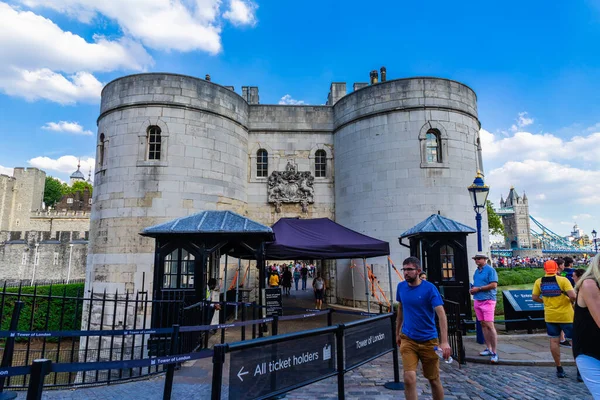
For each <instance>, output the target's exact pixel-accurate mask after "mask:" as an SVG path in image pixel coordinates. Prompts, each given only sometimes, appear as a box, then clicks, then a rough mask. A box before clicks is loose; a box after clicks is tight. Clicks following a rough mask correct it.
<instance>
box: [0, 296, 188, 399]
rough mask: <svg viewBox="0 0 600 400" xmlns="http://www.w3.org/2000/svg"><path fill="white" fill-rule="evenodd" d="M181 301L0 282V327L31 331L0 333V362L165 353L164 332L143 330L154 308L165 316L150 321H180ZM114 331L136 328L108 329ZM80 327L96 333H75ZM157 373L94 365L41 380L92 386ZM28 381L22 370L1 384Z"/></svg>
mask: <svg viewBox="0 0 600 400" xmlns="http://www.w3.org/2000/svg"><path fill="white" fill-rule="evenodd" d="M19 305H20V306H19ZM183 306H184V304H183V301H181V300H180V299H177V298H173V299H169V300H159V301H157V300H151V299H149V296H148V293H146V292H137V293H132V292H125V293H124V294H121V293H118V292H114V293H111V294H109V293H107V292H102V293H95V292H93V291H91V292H90V293H89V295H88V296H84V295H83V285H50V286H37V285H35V286H33V287H26V286H23V285H21V286H18V287H16V288H11V287H9V286H8V285H5V286H3V288H2V289H1V291H0V327H1V330H3V331H9V330H11V331H20V332H32V333H31V334H27V335H19V334H16V335H15V336H14V337H3V338H0V357H2V366H3V367H21V366H29V365H30V364H31V362H32V361H33V360H34V359H49V360H51V362H53V363H57V364H60V363H76V362H88V363H90V362H105V361H123V360H136V359H142V358H144V357H145V356H146V355H147V354H148V353H149V352H150V349H149V348H148V346H149V345H155V346H156V347H157V348H158V349H159V350H158V351H157V355H164V354H166V352H167V350H166V349H167V348H168V347H169V346H170V343H171V340H170V337H169V336H168V335H162V334H156V335H155V334H152V333H147V332H146V331H145V330H147V329H148V328H149V327H150V322H151V313H152V311H153V310H154V311H156V312H158V314H159V315H162V316H164V320H160V319H158V320H157V321H155V322H156V323H157V324H161V325H162V326H170V327H171V326H173V325H174V324H177V323H180V322H181V318H182V315H183ZM196 324H198V322H196ZM11 328H12V329H11ZM118 330H125V331H126V330H130V331H134V332H135V331H140V332H139V333H137V334H131V333H130V332H127V334H126V333H125V332H123V334H121V335H114V334H110V332H112V331H118ZM82 331H94V333H95V332H96V331H97V332H98V334H92V335H87V336H83V337H79V336H80V333H81V332H82ZM36 332H40V333H39V334H36ZM49 333H50V334H49ZM161 342H162V345H160V344H161ZM160 372H163V368H162V366H153V367H149V368H143V367H139V368H128V369H119V370H111V369H98V370H95V371H86V372H85V373H81V372H80V373H75V372H64V373H61V372H52V373H50V374H49V375H47V376H46V378H45V381H44V384H45V385H46V386H56V387H60V386H73V385H93V384H100V383H110V382H113V381H119V380H126V379H131V378H135V377H140V376H144V375H151V374H156V373H160ZM28 380H29V376H28V375H27V374H26V375H19V376H12V377H8V378H6V380H5V381H4V385H3V387H7V388H15V389H18V388H25V387H27V385H28Z"/></svg>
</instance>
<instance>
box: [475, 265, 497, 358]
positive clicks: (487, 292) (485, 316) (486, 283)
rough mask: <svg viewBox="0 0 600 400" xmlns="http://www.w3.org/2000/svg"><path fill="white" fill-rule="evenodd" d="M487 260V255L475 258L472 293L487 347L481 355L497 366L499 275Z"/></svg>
mask: <svg viewBox="0 0 600 400" xmlns="http://www.w3.org/2000/svg"><path fill="white" fill-rule="evenodd" d="M487 259H488V257H487V256H486V255H485V254H475V256H474V257H473V260H475V264H477V269H476V270H475V274H474V275H473V286H472V287H471V291H470V293H471V294H472V295H473V302H474V308H475V315H476V316H477V319H478V320H479V321H480V322H481V328H482V330H483V337H484V338H485V344H486V346H487V347H486V349H485V350H484V351H482V352H481V353H479V355H482V356H490V362H491V363H492V364H497V363H498V354H497V353H496V346H497V344H498V336H497V334H496V327H495V326H494V310H495V309H496V287H497V286H498V274H497V273H496V270H495V269H494V268H492V267H491V266H489V265H488V264H487Z"/></svg>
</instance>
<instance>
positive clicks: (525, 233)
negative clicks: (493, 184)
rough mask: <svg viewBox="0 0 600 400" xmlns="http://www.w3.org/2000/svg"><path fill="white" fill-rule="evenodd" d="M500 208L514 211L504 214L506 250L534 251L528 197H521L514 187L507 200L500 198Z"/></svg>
mask: <svg viewBox="0 0 600 400" xmlns="http://www.w3.org/2000/svg"><path fill="white" fill-rule="evenodd" d="M500 208H501V209H503V210H512V213H506V212H505V213H503V214H502V223H503V224H504V231H505V242H506V243H505V248H507V249H532V248H533V247H534V246H533V240H532V237H531V226H530V221H529V202H528V200H527V195H526V194H523V196H522V197H521V196H519V194H518V193H517V191H516V190H515V188H514V187H511V188H510V191H509V192H508V196H506V200H504V199H502V198H500Z"/></svg>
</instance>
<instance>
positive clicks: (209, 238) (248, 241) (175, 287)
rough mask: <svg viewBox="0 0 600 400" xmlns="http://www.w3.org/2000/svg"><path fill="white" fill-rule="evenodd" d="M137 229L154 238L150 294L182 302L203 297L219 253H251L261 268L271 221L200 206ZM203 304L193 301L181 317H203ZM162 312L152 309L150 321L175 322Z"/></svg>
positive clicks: (194, 319) (198, 320) (156, 324)
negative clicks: (190, 212)
mask: <svg viewBox="0 0 600 400" xmlns="http://www.w3.org/2000/svg"><path fill="white" fill-rule="evenodd" d="M140 235H142V236H146V237H152V238H155V239H156V245H155V251H154V285H153V291H154V293H153V299H154V300H159V301H160V300H183V302H184V304H185V305H192V304H197V303H199V302H202V301H203V300H206V293H207V284H208V280H209V279H210V278H216V277H218V270H219V265H220V259H221V255H231V256H233V257H237V258H241V256H242V255H243V256H245V257H246V258H252V259H255V260H256V261H257V266H258V267H259V270H261V271H263V270H264V265H265V242H271V241H273V239H274V235H273V230H272V229H271V228H270V227H268V226H266V225H262V224H260V223H258V222H255V221H252V220H251V219H249V218H246V217H243V216H241V215H239V214H236V213H234V212H232V211H201V212H199V213H197V214H193V215H189V216H186V217H181V218H177V219H174V220H172V221H169V222H165V223H162V224H159V225H155V226H152V227H149V228H146V229H144V230H143V231H142V232H141V233H140ZM259 293H260V295H262V292H261V291H260V292H259ZM260 303H263V301H262V299H260ZM203 309H204V308H203V307H197V308H196V309H195V310H194V312H191V313H188V314H190V315H187V316H186V319H187V321H183V322H184V323H190V324H192V323H193V324H199V323H202V322H203V321H204V319H205V318H204V316H203V314H202V313H203V311H204V310H203ZM163 314H164V313H161V312H160V309H159V308H157V310H156V311H155V310H153V314H152V326H153V327H163V326H164V327H167V326H170V325H171V324H173V323H174V321H175V320H174V318H176V316H173V315H163ZM198 340H199V338H198ZM190 347H192V348H193V347H194V344H190Z"/></svg>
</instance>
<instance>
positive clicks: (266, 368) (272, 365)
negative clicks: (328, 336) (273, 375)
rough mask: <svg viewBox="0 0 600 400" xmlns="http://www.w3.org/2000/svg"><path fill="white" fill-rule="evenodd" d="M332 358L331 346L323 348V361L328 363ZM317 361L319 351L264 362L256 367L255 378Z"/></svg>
mask: <svg viewBox="0 0 600 400" xmlns="http://www.w3.org/2000/svg"><path fill="white" fill-rule="evenodd" d="M330 358H331V346H330V345H325V347H323V361H327V360H329V359H330ZM317 360H319V352H318V351H315V352H312V353H311V352H309V351H307V352H306V353H303V354H301V355H299V356H298V357H296V356H294V355H293V356H291V357H288V358H284V359H279V360H277V361H269V362H268V363H266V362H264V363H262V364H258V365H257V366H256V369H255V370H254V376H256V375H263V374H266V373H267V372H274V371H281V370H283V369H286V368H290V367H292V366H296V365H302V364H304V363H307V362H311V361H317Z"/></svg>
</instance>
